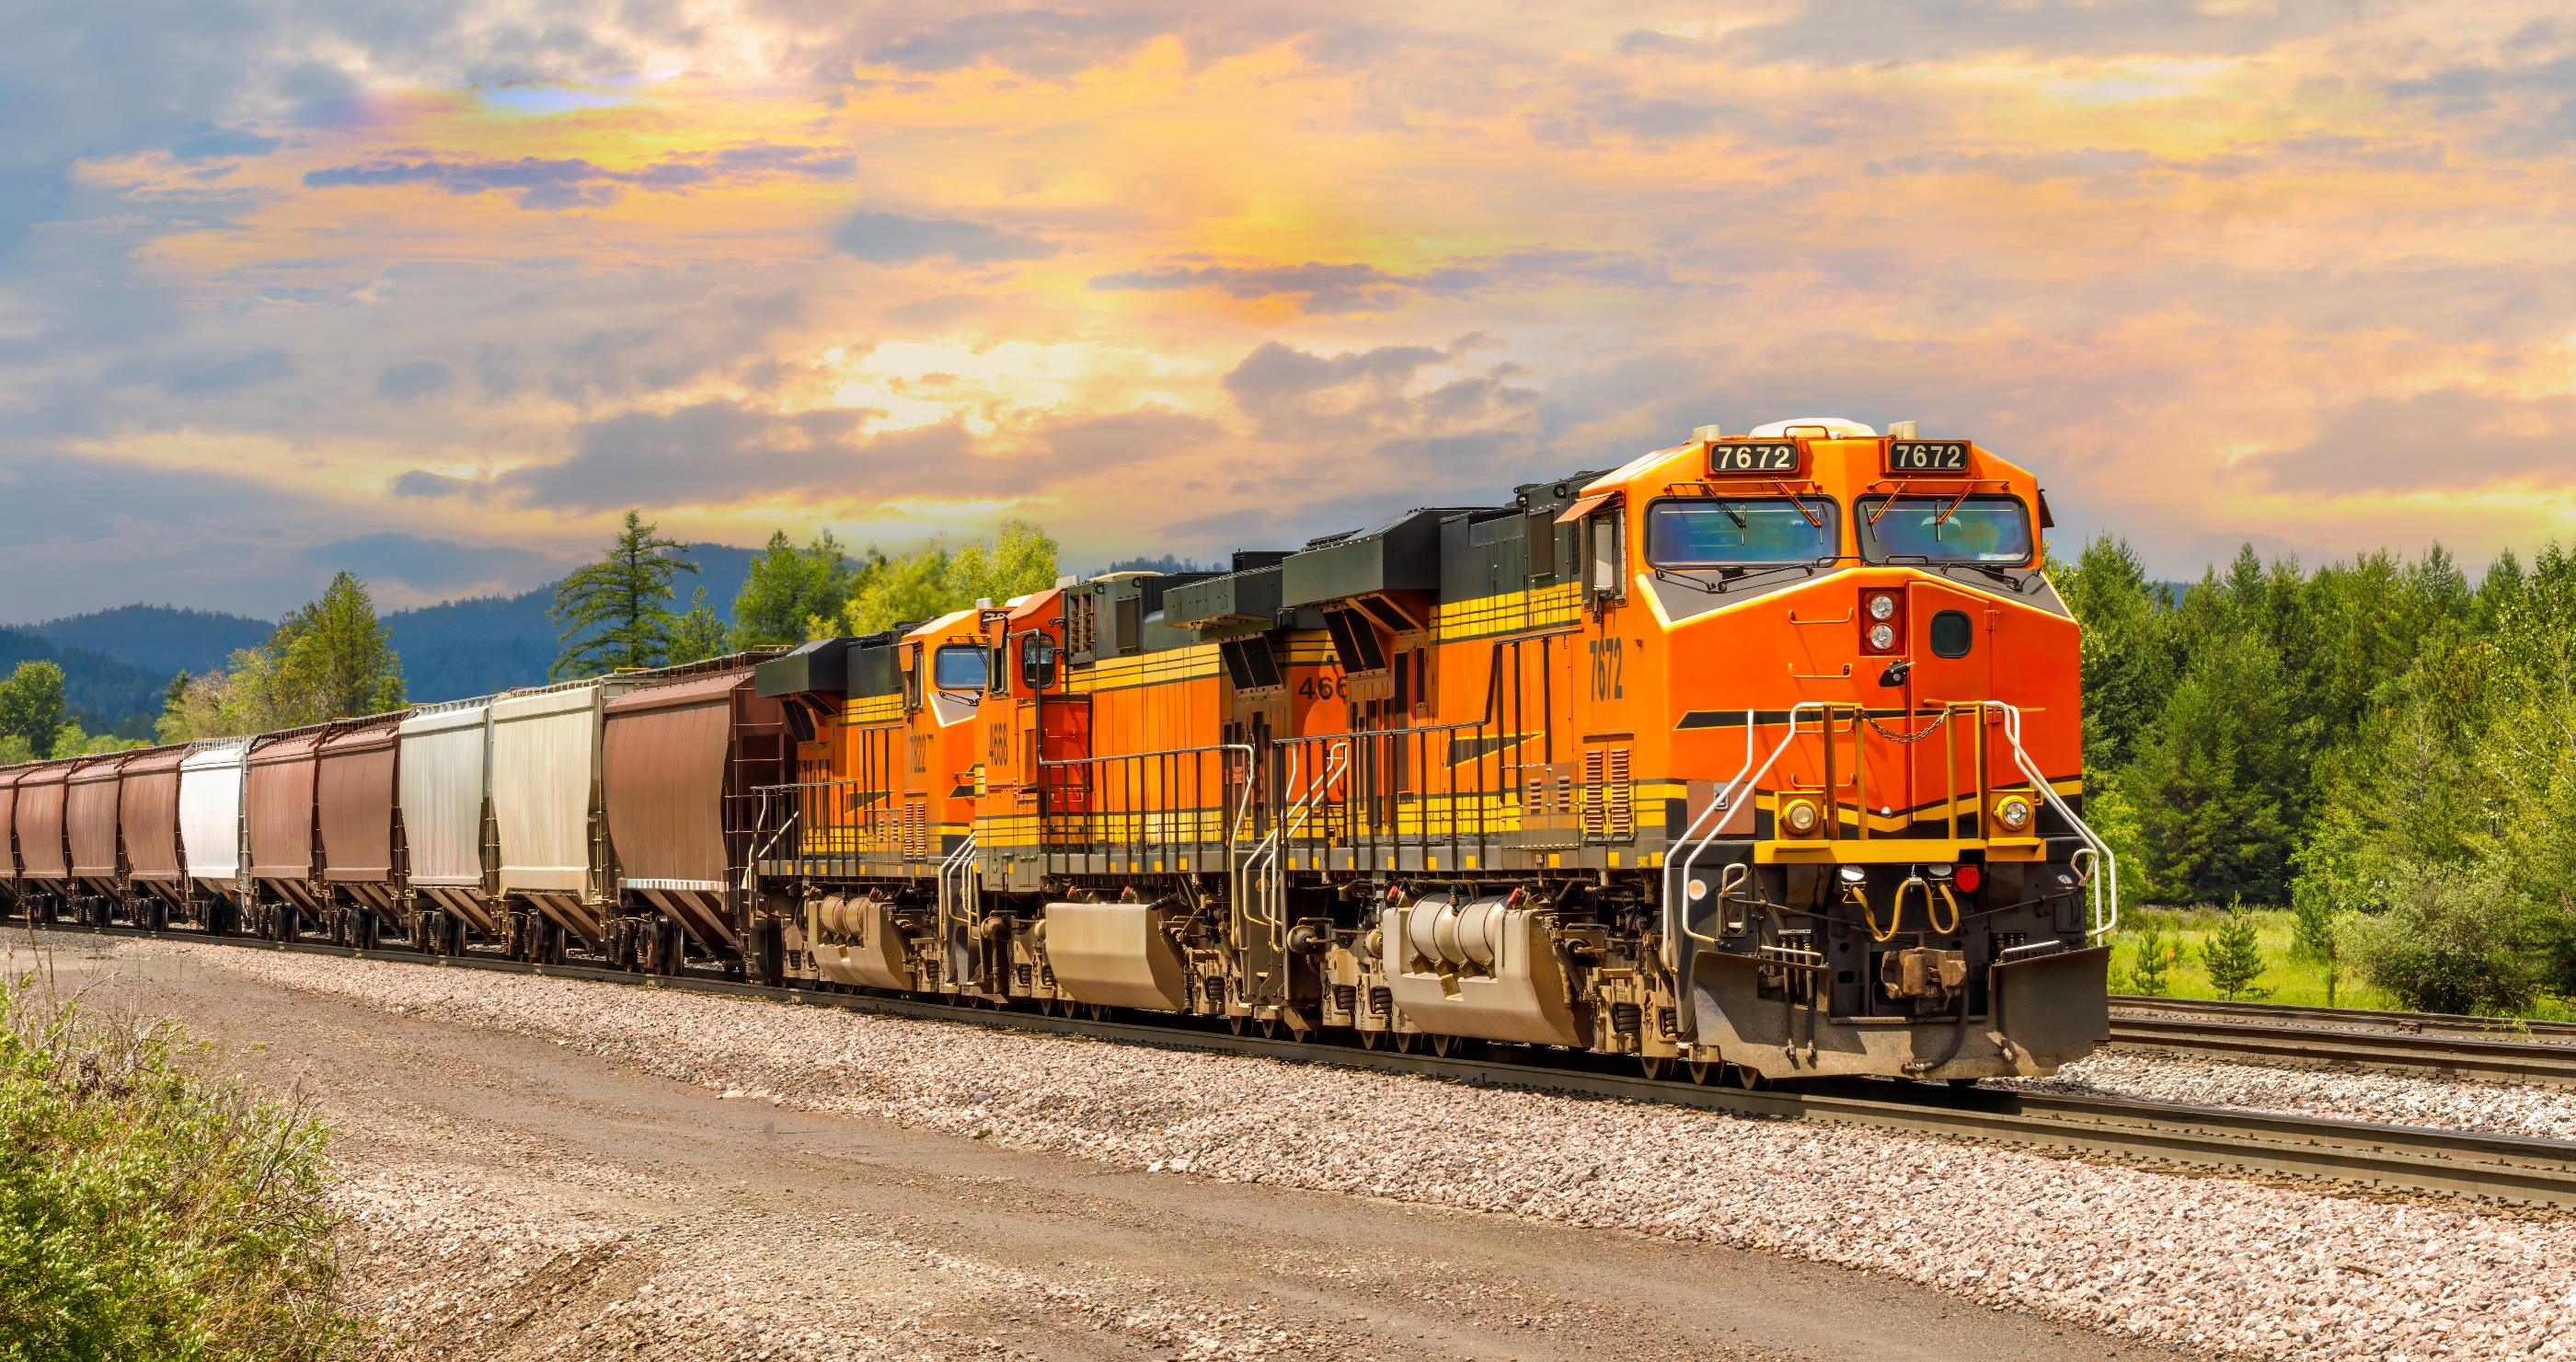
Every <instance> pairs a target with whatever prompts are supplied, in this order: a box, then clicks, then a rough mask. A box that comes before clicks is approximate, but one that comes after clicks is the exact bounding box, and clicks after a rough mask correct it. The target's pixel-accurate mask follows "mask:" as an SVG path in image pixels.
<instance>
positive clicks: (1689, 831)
mask: <svg viewBox="0 0 2576 1362" xmlns="http://www.w3.org/2000/svg"><path fill="white" fill-rule="evenodd" d="M1826 704H1827V702H1826V701H1823V700H1801V701H1799V702H1798V703H1796V704H1794V705H1791V706H1789V731H1788V732H1787V733H1786V734H1783V735H1782V736H1781V738H1780V745H1779V746H1777V747H1774V748H1772V749H1771V755H1770V756H1768V757H1766V758H1764V759H1763V762H1762V769H1761V770H1759V771H1754V770H1753V720H1754V711H1752V710H1749V709H1748V710H1746V711H1744V766H1743V769H1741V770H1738V771H1737V772H1736V773H1735V779H1733V780H1730V781H1728V782H1727V783H1726V788H1725V789H1723V790H1721V791H1719V792H1718V795H1717V797H1716V798H1715V799H1712V800H1710V801H1709V802H1708V807H1707V808H1705V809H1702V810H1700V814H1699V817H1697V818H1694V819H1692V820H1691V823H1690V826H1689V827H1687V828H1684V829H1683V830H1682V840H1683V841H1689V840H1690V839H1691V837H1692V836H1694V835H1698V836H1699V844H1698V845H1697V846H1694V847H1692V848H1691V849H1690V854H1689V855H1688V856H1685V857H1683V858H1682V873H1681V881H1680V883H1681V899H1682V903H1681V908H1680V910H1679V911H1678V912H1673V920H1674V921H1675V922H1677V923H1679V924H1680V926H1681V929H1682V931H1683V932H1684V933H1686V934H1688V935H1689V937H1690V938H1691V939H1692V940H1693V941H1705V942H1707V943H1709V944H1710V945H1712V946H1713V945H1716V944H1717V938H1716V937H1713V936H1702V935H1700V934H1699V933H1697V932H1694V931H1691V925H1690V882H1691V869H1692V867H1694V866H1696V865H1698V864H1699V856H1700V853H1701V852H1703V851H1706V850H1708V844H1709V843H1711V842H1713V841H1716V840H1717V834H1718V833H1719V831H1721V830H1722V829H1724V828H1725V827H1726V825H1727V822H1728V821H1729V819H1730V818H1731V817H1732V811H1731V809H1732V805H1733V804H1734V802H1735V800H1736V798H1737V797H1738V796H1739V795H1742V794H1750V793H1752V792H1753V791H1754V790H1755V789H1757V788H1759V787H1760V785H1761V783H1762V777H1764V776H1767V775H1769V774H1771V768H1772V767H1773V766H1775V765H1777V764H1779V761H1780V754H1781V753H1783V752H1786V751H1788V750H1789V744H1790V743H1793V742H1795V741H1797V739H1798V711H1800V710H1802V709H1815V710H1822V709H1824V708H1825V706H1826ZM1747 771H1752V772H1753V774H1752V777H1751V778H1750V779H1749V780H1748V779H1747V778H1746V776H1745V772H1747ZM1712 813H1714V814H1720V815H1721V817H1719V819H1718V820H1717V826H1715V827H1712V828H1710V829H1709V830H1708V831H1707V832H1706V833H1705V834H1700V831H1699V825H1700V824H1702V823H1704V822H1707V821H1708V816H1709V815H1710V814H1712ZM1672 897H1673V890H1672V886H1671V885H1670V884H1667V885H1666V886H1665V888H1664V898H1665V902H1666V903H1667V904H1668V905H1669V904H1670V902H1671V900H1672ZM1667 911H1668V912H1670V911H1672V910H1671V909H1670V908H1669V907H1668V908H1667ZM1663 956H1664V968H1665V969H1667V970H1672V971H1675V972H1678V971H1679V970H1680V969H1681V961H1680V960H1679V959H1678V958H1676V956H1675V953H1674V950H1673V933H1672V932H1670V931H1666V932H1665V933H1664V941H1663Z"/></svg>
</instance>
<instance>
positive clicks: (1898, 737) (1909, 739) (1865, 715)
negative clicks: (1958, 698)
mask: <svg viewBox="0 0 2576 1362" xmlns="http://www.w3.org/2000/svg"><path fill="white" fill-rule="evenodd" d="M1953 713H1956V711H1954V710H1949V709H1944V710H1942V711H1941V717H1940V718H1938V719H1935V720H1933V721H1932V726H1931V727H1929V728H1926V729H1924V730H1923V731H1922V732H1920V733H1890V732H1888V731H1887V730H1886V729H1884V728H1881V727H1879V726H1878V720H1876V719H1873V718H1871V717H1869V711H1867V710H1863V711H1861V716H1860V719H1861V722H1862V723H1865V724H1868V725H1869V728H1870V731H1871V732H1873V733H1876V734H1877V735H1878V736H1880V737H1882V738H1885V739H1887V740H1888V741H1889V742H1892V743H1899V744H1911V743H1918V742H1921V741H1923V740H1924V739H1925V738H1928V737H1931V736H1932V735H1933V734H1935V733H1938V732H1940V731H1941V725H1943V724H1946V723H1948V722H1950V716H1951V715H1952V714H1953Z"/></svg>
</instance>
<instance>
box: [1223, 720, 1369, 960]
mask: <svg viewBox="0 0 2576 1362" xmlns="http://www.w3.org/2000/svg"><path fill="white" fill-rule="evenodd" d="M1324 751H1325V754H1326V755H1325V764H1324V769H1323V770H1322V771H1321V772H1319V773H1317V775H1316V778H1315V780H1314V782H1313V783H1312V784H1310V785H1309V786H1307V788H1306V793H1304V794H1302V795H1298V796H1297V799H1296V802H1295V803H1293V804H1291V805H1289V806H1288V808H1287V810H1286V811H1285V812H1283V813H1282V814H1281V815H1280V816H1279V821H1278V822H1276V823H1273V824H1271V825H1270V835H1269V836H1267V837H1264V838H1262V839H1261V844H1260V845H1258V846H1256V847H1254V848H1253V849H1252V854H1251V855H1249V856H1247V857H1245V858H1244V875H1245V877H1246V879H1247V883H1246V885H1245V890H1246V892H1245V894H1244V906H1245V912H1246V914H1247V915H1248V916H1250V917H1251V918H1252V919H1253V920H1254V921H1256V922H1259V923H1261V924H1262V925H1263V926H1265V927H1268V928H1270V929H1271V941H1272V943H1273V944H1274V945H1275V944H1280V936H1279V934H1280V933H1281V932H1282V931H1284V930H1286V928H1287V926H1288V911H1287V884H1286V881H1285V880H1284V879H1283V878H1282V877H1281V876H1280V875H1279V873H1278V870H1279V847H1280V844H1281V843H1282V842H1283V841H1285V840H1286V839H1287V838H1289V837H1291V836H1294V835H1295V833H1296V830H1297V829H1298V828H1300V827H1303V826H1305V823H1306V819H1307V817H1308V816H1309V815H1311V814H1312V813H1313V812H1314V811H1315V810H1316V809H1317V808H1319V807H1321V806H1322V802H1323V797H1324V795H1325V793H1326V792H1327V791H1329V790H1330V789H1331V788H1332V786H1333V782H1334V781H1336V780H1339V779H1341V778H1342V773H1343V771H1344V769H1345V768H1346V767H1347V766H1348V765H1349V763H1350V755H1351V745H1350V743H1349V741H1348V740H1344V741H1341V742H1335V743H1331V744H1329V745H1327V746H1326V747H1325V749H1324ZM1283 783H1284V785H1285V787H1286V788H1287V789H1288V790H1289V791H1290V792H1292V793H1293V792H1294V791H1295V790H1296V788H1297V750H1296V747H1295V746H1294V745H1291V746H1290V748H1289V753H1288V771H1287V779H1286V780H1285V781H1284V782H1283ZM1255 889H1258V891H1259V892H1258V894H1257V895H1256V894H1255V893H1253V892H1252V891H1253V890H1255ZM1274 889H1275V890H1276V891H1277V894H1276V897H1277V898H1278V900H1279V902H1278V911H1276V912H1271V911H1268V910H1269V908H1270V907H1271V900H1272V898H1273V892H1272V891H1273V890H1274ZM1238 944H1239V943H1238Z"/></svg>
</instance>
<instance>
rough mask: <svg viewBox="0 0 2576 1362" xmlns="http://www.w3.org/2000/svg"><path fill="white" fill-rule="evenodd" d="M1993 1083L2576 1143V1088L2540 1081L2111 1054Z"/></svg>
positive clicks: (2146, 1053) (2124, 1052)
mask: <svg viewBox="0 0 2576 1362" xmlns="http://www.w3.org/2000/svg"><path fill="white" fill-rule="evenodd" d="M1992 1086H2011V1087H2017V1088H2021V1089H2023V1090H2024V1091H2028V1092H2059V1093H2073V1094H2080V1095H2083V1096H2088V1097H2128V1098H2136V1099H2139V1100H2142V1101H2148V1102H2182V1103H2188V1104H2190V1105H2193V1106H2203V1107H2238V1108H2243V1109H2245V1110H2249V1111H2281V1112H2295V1113H2297V1114H2299V1115H2302V1116H2322V1117H2329V1118H2332V1119H2334V1120H2339V1121H2381V1122H2386V1123H2389V1124H2393V1125H2413V1126H2438V1127H2440V1128H2442V1129H2445V1130H2474V1131H2481V1132H2485V1133H2488V1134H2496V1135H2530V1136H2536V1137H2538V1138H2541V1139H2548V1140H2576V1092H2571V1091H2569V1090H2568V1089H2566V1088H2554V1087H2541V1086H2538V1085H2535V1084H2515V1083H2485V1082H2480V1081H2478V1080H2475V1079H2465V1078H2442V1077H2436V1076H2430V1075H2415V1074H2393V1073H2375V1072H2369V1071H2353V1070H2330V1069H2318V1068H2313V1067H2303V1066H2299V1065H2295V1064H2267V1063H2263V1062H2261V1061H2259V1060H2212V1059H2199V1058H2190V1057H2184V1056H2179V1055H2167V1054H2158V1053H2155V1052H2153V1051H2139V1050H2111V1051H2106V1052H2103V1053H2101V1054H2097V1055H2094V1056H2092V1057H2091V1058H2089V1059H2083V1060H2079V1061H2077V1062H2075V1063H2073V1064H2069V1065H2067V1066H2066V1067H2065V1068H2063V1069H2060V1070H2059V1071H2058V1072H2057V1074H2056V1076H2055V1077H2052V1078H2028V1079H2018V1080H2012V1081H2011V1082H2010V1083H2009V1084H1993V1085H1992Z"/></svg>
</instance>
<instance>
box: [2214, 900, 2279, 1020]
mask: <svg viewBox="0 0 2576 1362" xmlns="http://www.w3.org/2000/svg"><path fill="white" fill-rule="evenodd" d="M2244 907H2245V905H2244V904H2243V903H2242V902H2241V901H2240V902H2237V903H2231V904H2229V905H2228V912H2227V917H2226V919H2225V920H2224V921H2222V922H2220V923H2219V924H2218V925H2217V926H2216V927H2214V928H2212V929H2211V930H2210V933H2209V937H2208V939H2207V940H2204V941H2203V942H2201V943H2200V964H2201V968H2203V969H2205V970H2207V971H2209V982H2210V986H2211V987H2213V988H2216V989H2217V990H2218V992H2219V995H2220V996H2221V997H2224V998H2226V999H2228V1000H2230V1001H2234V1000H2235V999H2238V998H2264V997H2269V996H2271V992H2272V991H2271V990H2270V989H2258V988H2256V987H2254V981H2255V980H2257V979H2260V978H2262V977H2263V970H2264V961H2263V952H2262V949H2261V948H2260V947H2259V946H2257V945H2256V944H2255V940H2254V919H2253V918H2251V917H2249V916H2247V915H2246V914H2245V912H2244Z"/></svg>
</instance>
